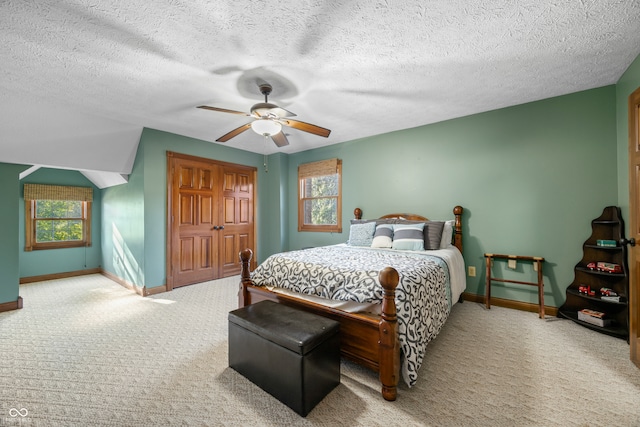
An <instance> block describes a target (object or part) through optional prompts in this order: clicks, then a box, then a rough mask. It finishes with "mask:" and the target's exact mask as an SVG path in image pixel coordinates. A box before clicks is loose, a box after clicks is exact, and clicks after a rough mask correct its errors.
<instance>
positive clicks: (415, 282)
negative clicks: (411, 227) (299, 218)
mask: <svg viewBox="0 0 640 427" xmlns="http://www.w3.org/2000/svg"><path fill="white" fill-rule="evenodd" d="M388 266H391V267H393V268H395V269H396V270H397V271H398V273H399V275H400V282H399V283H398V287H397V289H396V306H397V312H398V335H399V339H400V348H401V350H402V355H403V359H402V376H403V378H404V380H405V382H406V383H407V384H408V385H409V386H412V385H414V384H415V382H416V380H417V378H418V369H419V368H420V365H421V364H422V359H423V357H424V353H425V350H426V347H427V344H428V343H429V342H430V341H431V340H432V339H433V338H435V337H436V335H437V334H438V333H439V332H440V329H441V328H442V325H443V324H444V322H445V321H446V320H447V317H448V316H449V313H450V311H451V305H452V301H451V288H450V281H449V269H448V267H447V264H446V262H445V261H443V260H442V259H441V258H438V257H436V256H433V255H429V254H428V253H422V252H406V251H397V250H387V249H371V248H361V247H352V246H343V245H336V246H324V247H318V248H312V249H305V250H300V251H292V252H284V253H280V254H276V255H272V256H270V257H269V258H268V259H267V260H265V261H264V262H263V263H262V264H260V265H259V266H258V268H257V269H256V270H255V271H253V272H252V275H251V278H252V280H253V282H254V283H255V284H256V285H258V286H273V287H278V288H284V289H288V290H290V291H294V292H298V293H304V294H308V295H316V296H320V297H323V298H329V299H335V300H343V301H358V302H361V303H381V302H382V295H383V289H382V285H380V282H379V281H378V273H379V271H380V270H382V269H383V268H384V267H388Z"/></svg>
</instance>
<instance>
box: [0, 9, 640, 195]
mask: <svg viewBox="0 0 640 427" xmlns="http://www.w3.org/2000/svg"><path fill="white" fill-rule="evenodd" d="M638 22H640V1H637V0H636V1H630V0H627V1H622V0H621V1H615V0H611V1H597V0H530V1H527V0H525V1H517V2H514V1H509V0H501V1H499V0H489V1H473V2H470V1H465V0H456V1H428V0H422V1H409V0H398V1H393V0H386V1H385V0H374V1H370V0H337V1H323V0H314V1H292V0H281V1H277V2H264V1H238V0H235V1H228V0H216V1H208V0H190V1H184V2H183V1H173V0H172V1H163V2H152V1H147V0H132V1H126V2H124V1H117V0H78V1H70V0H53V1H51V0H46V1H42V0H38V1H24V0H4V1H1V2H0V37H1V38H2V39H1V40H2V43H0V69H1V70H2V77H1V78H0V91H1V94H0V95H1V96H0V117H1V119H0V162H5V163H21V164H28V165H42V166H47V167H57V168H67V169H78V170H82V171H85V172H86V176H88V177H93V178H92V179H95V180H96V181H99V182H101V184H100V186H109V185H113V183H114V182H115V183H118V181H119V180H118V179H112V178H113V177H114V176H116V177H117V176H121V175H126V174H128V173H130V172H131V168H132V165H133V161H134V157H135V152H136V148H137V144H138V141H139V138H140V134H141V132H142V129H143V127H149V128H155V129H160V130H164V131H168V132H173V133H177V134H182V135H186V136H189V137H194V138H199V139H202V140H205V141H208V143H217V142H215V139H216V138H218V137H220V136H221V135H223V134H225V133H227V132H228V131H230V130H232V129H234V128H236V127H238V126H240V125H242V124H244V123H246V122H247V121H250V119H249V118H248V117H244V116H241V115H233V114H225V113H219V112H212V111H206V110H201V109H196V108H195V107H196V106H198V105H202V104H206V105H211V106H216V107H222V108H228V109H233V110H239V111H249V109H250V107H251V105H253V104H255V103H257V102H261V101H263V100H264V99H263V96H262V95H261V94H260V93H259V90H258V83H260V82H263V81H266V82H268V83H270V84H271V85H272V86H273V93H272V94H271V96H270V97H269V101H270V102H273V103H276V104H278V105H279V106H281V107H283V108H286V109H287V110H289V111H292V112H295V113H296V114H297V117H296V119H299V120H302V121H305V122H310V123H313V124H317V125H320V126H323V127H326V128H329V129H331V130H332V132H331V135H330V136H329V138H327V139H325V138H322V137H319V136H315V135H311V134H308V133H305V132H302V131H299V130H296V129H291V128H285V130H286V134H287V136H288V139H289V141H290V145H289V146H286V147H283V148H278V147H276V146H275V145H274V144H273V143H271V142H269V143H268V144H265V141H264V139H263V138H262V137H261V136H259V135H257V134H255V133H253V132H251V131H248V132H244V133H242V134H241V135H240V136H238V137H236V138H233V139H231V140H230V141H229V142H227V143H226V144H228V145H231V146H233V147H237V148H240V149H243V150H248V151H252V152H257V153H269V154H270V153H274V152H278V151H281V152H285V153H293V152H297V151H302V150H308V149H311V148H315V147H319V146H323V145H326V144H335V143H340V142H344V141H348V140H352V139H357V138H362V137H366V136H371V135H376V134H381V133H385V132H389V131H394V130H399V129H405V128H411V127H416V126H421V125H425V124H429V123H434V122H438V121H442V120H446V119H451V118H456V117H461V116H465V115H469V114H473V113H478V112H482V111H488V110H493V109H496V108H501V107H506V106H511V105H516V104H521V103H526V102H530V101H534V100H538V99H543V98H548V97H552V96H557V95H563V94H567V93H571V92H576V91H581V90H586V89H591V88H595V87H601V86H605V85H609V84H614V83H616V81H617V80H618V79H619V77H620V76H621V74H622V73H623V72H624V71H625V69H626V68H627V67H628V66H629V64H630V63H631V62H632V61H633V60H634V59H635V58H636V57H637V56H638V54H640V31H639V30H640V27H639V25H638ZM101 175H104V178H100V176H101ZM96 181H94V182H96Z"/></svg>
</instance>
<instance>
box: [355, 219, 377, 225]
mask: <svg viewBox="0 0 640 427" xmlns="http://www.w3.org/2000/svg"><path fill="white" fill-rule="evenodd" d="M368 222H376V220H375V219H352V220H351V224H366V223H368Z"/></svg>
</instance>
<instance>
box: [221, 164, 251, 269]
mask: <svg viewBox="0 0 640 427" xmlns="http://www.w3.org/2000/svg"><path fill="white" fill-rule="evenodd" d="M221 169H222V177H221V181H222V194H221V201H222V203H221V204H220V208H221V209H220V218H221V219H222V227H223V228H222V229H220V230H219V232H220V240H219V243H220V249H219V253H220V268H221V272H220V277H227V276H233V275H236V274H240V268H241V265H240V258H239V256H238V254H239V253H240V251H241V250H243V249H246V248H251V249H253V248H254V235H253V234H254V226H253V223H254V218H253V212H254V209H253V193H254V182H255V170H253V169H251V168H237V167H232V166H225V167H222V168H221Z"/></svg>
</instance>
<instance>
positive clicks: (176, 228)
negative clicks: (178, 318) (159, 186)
mask: <svg viewBox="0 0 640 427" xmlns="http://www.w3.org/2000/svg"><path fill="white" fill-rule="evenodd" d="M167 157H168V162H167V184H168V191H167V199H168V207H167V211H168V212H169V215H168V218H167V238H168V245H167V289H168V290H171V289H173V288H176V287H180V286H184V285H190V284H193V283H200V282H205V281H208V280H213V279H219V278H221V277H227V276H232V275H236V274H240V259H239V255H238V254H239V252H240V251H241V250H243V249H246V248H249V249H251V250H253V251H254V252H255V224H254V191H255V180H256V168H253V167H248V166H242V165H235V164H231V163H224V162H217V161H214V160H209V159H204V158H200V157H194V156H187V155H183V154H177V153H171V152H169V153H167ZM254 266H255V265H254Z"/></svg>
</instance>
